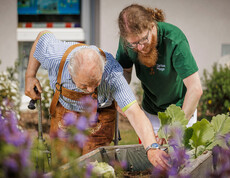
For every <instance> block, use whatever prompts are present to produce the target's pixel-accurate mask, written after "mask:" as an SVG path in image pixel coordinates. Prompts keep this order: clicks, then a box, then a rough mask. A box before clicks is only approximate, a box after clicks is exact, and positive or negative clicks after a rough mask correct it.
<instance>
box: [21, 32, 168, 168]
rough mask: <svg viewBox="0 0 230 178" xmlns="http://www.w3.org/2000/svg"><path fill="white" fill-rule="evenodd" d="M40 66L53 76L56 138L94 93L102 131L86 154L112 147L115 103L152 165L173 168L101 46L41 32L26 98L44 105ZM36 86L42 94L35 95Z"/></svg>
mask: <svg viewBox="0 0 230 178" xmlns="http://www.w3.org/2000/svg"><path fill="white" fill-rule="evenodd" d="M40 65H41V66H42V67H43V68H45V69H46V70H48V73H49V79H50V85H51V87H52V88H53V89H54V91H55V94H54V97H53V100H52V103H51V107H50V113H51V129H50V131H51V133H52V132H55V131H57V129H58V128H60V127H61V123H62V122H61V121H62V118H63V115H64V114H65V113H66V112H70V111H73V112H76V113H77V112H82V111H84V108H82V105H81V103H80V101H79V98H80V97H81V96H85V95H92V93H94V94H96V95H97V96H96V97H95V96H92V97H95V99H97V102H98V114H99V116H98V122H99V123H100V127H98V128H97V129H96V130H94V132H93V133H91V134H90V135H89V141H87V143H86V145H85V146H84V148H83V154H84V153H87V152H89V151H91V150H93V149H95V148H97V147H99V146H104V145H108V144H109V143H110V142H111V141H112V138H113V132H114V121H115V116H116V110H115V106H114V104H113V101H114V100H115V101H116V102H117V104H118V106H119V107H120V108H121V109H122V111H123V112H124V113H125V114H126V116H127V118H128V120H129V121H130V123H131V125H132V126H133V127H134V129H135V131H136V133H137V134H138V136H139V137H140V138H141V139H142V141H143V145H144V147H145V148H146V151H147V155H148V159H149V161H150V162H151V163H152V164H153V165H154V166H158V167H160V168H162V169H167V168H168V166H169V165H168V160H167V158H168V155H167V154H166V153H165V152H164V151H162V150H160V149H159V145H158V144H157V141H156V138H155V135H154V131H153V129H152V127H151V124H150V122H149V120H148V119H147V117H146V116H145V114H144V112H143V111H142V110H141V109H140V107H139V105H138V104H137V102H136V99H135V96H134V94H133V93H132V90H131V89H130V87H129V86H128V83H127V82H126V80H125V78H124V77H123V71H122V68H121V66H120V65H119V63H118V62H117V61H116V60H115V59H114V58H113V56H112V55H111V54H110V53H107V52H104V51H102V50H101V49H98V48H97V47H96V46H87V45H84V44H81V43H76V42H63V41H60V40H57V39H56V38H55V36H54V35H53V34H52V33H51V32H49V31H42V32H40V33H39V35H38V37H37V39H36V40H35V42H34V44H33V46H32V49H31V53H30V57H29V63H28V68H27V71H26V86H25V94H26V95H27V96H29V97H31V98H33V99H39V98H40V93H41V92H42V88H41V86H40V83H39V81H38V79H37V78H36V73H37V71H38V69H39V67H40ZM35 86H36V87H37V88H38V91H39V93H38V94H36V93H35V92H34V87H35ZM60 96H61V97H60Z"/></svg>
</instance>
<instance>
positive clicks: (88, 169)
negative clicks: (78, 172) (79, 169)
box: [85, 164, 93, 178]
mask: <svg viewBox="0 0 230 178" xmlns="http://www.w3.org/2000/svg"><path fill="white" fill-rule="evenodd" d="M92 171H93V165H92V164H87V165H86V172H85V178H90V177H91V174H92Z"/></svg>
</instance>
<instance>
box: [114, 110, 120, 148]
mask: <svg viewBox="0 0 230 178" xmlns="http://www.w3.org/2000/svg"><path fill="white" fill-rule="evenodd" d="M118 120H119V113H118V111H117V114H116V120H115V135H114V145H118V141H119V140H118V132H119V130H118Z"/></svg>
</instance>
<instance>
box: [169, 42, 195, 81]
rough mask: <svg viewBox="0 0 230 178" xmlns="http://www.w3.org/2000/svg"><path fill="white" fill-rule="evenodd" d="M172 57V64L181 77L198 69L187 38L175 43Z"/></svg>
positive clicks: (183, 77)
mask: <svg viewBox="0 0 230 178" xmlns="http://www.w3.org/2000/svg"><path fill="white" fill-rule="evenodd" d="M172 59H173V66H174V68H175V70H176V71H177V73H178V75H179V76H180V77H181V78H182V79H185V78H186V77H188V76H190V75H192V74H193V73H195V72H197V71H198V67H197V64H196V61H195V59H194V58H193V55H192V53H191V50H190V47H189V43H188V41H187V40H183V41H181V42H180V43H179V44H177V45H176V47H175V50H174V53H173V57H172Z"/></svg>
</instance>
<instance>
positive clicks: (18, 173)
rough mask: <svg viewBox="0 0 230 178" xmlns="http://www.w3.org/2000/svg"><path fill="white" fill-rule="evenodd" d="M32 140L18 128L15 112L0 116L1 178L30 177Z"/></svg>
mask: <svg viewBox="0 0 230 178" xmlns="http://www.w3.org/2000/svg"><path fill="white" fill-rule="evenodd" d="M30 148H31V139H30V136H29V134H28V133H27V132H22V131H21V130H20V129H19V128H18V126H17V118H16V116H15V113H14V112H10V111H9V112H7V113H5V116H4V117H3V116H2V114H0V150H1V151H0V167H1V169H0V177H30V176H31V175H32V172H31V169H30V163H31V162H30Z"/></svg>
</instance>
